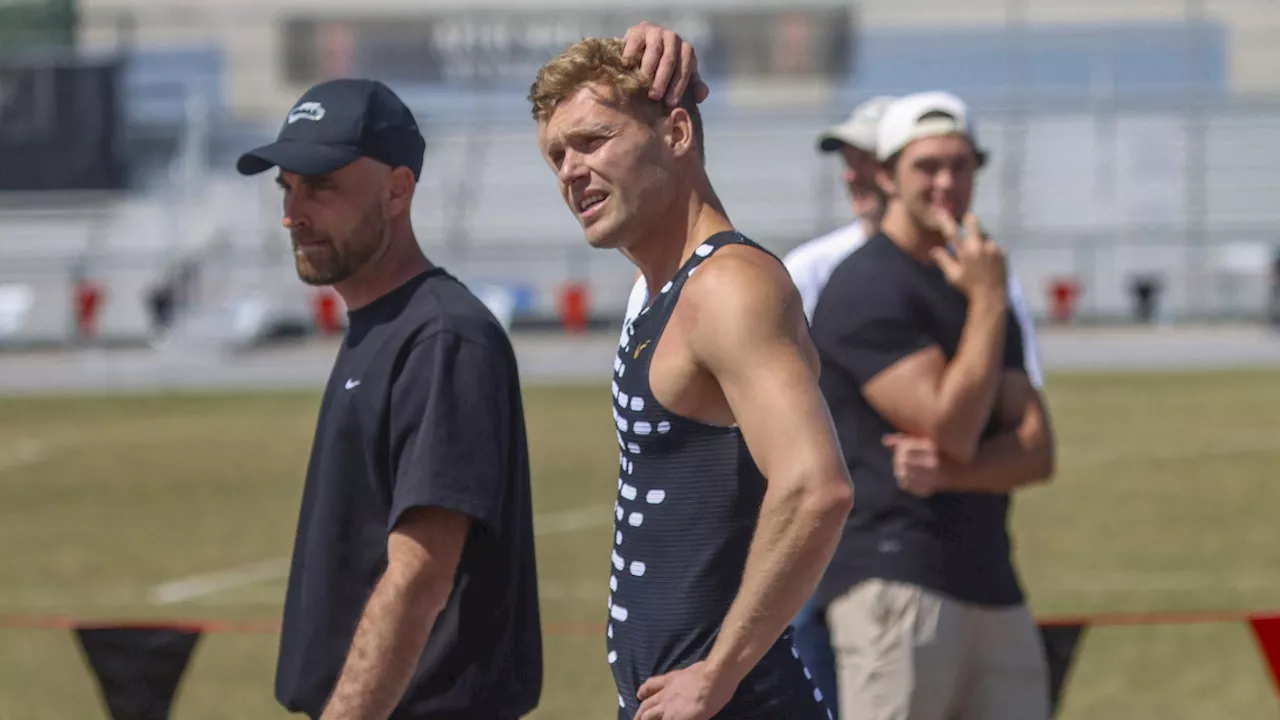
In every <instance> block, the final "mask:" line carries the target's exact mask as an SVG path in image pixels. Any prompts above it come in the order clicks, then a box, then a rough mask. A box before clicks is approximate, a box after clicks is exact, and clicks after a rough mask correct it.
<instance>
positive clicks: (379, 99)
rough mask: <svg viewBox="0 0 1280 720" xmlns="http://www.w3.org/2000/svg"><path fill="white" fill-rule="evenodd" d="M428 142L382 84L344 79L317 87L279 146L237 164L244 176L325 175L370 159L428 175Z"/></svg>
mask: <svg viewBox="0 0 1280 720" xmlns="http://www.w3.org/2000/svg"><path fill="white" fill-rule="evenodd" d="M425 148H426V141H425V140H424V139H423V138H422V133H421V132H420V131H419V130H418V123H417V121H416V120H414V118H413V113H412V112H410V111H409V108H408V107H406V106H405V104H404V102H402V101H401V100H400V98H399V97H398V96H397V95H396V94H395V93H394V92H392V91H391V88H389V87H387V86H386V85H384V84H382V83H381V82H378V81H377V80H365V79H359V78H343V79H339V80H329V81H326V82H323V83H320V84H319V85H315V86H313V87H312V88H311V89H310V90H307V92H306V93H304V94H303V95H302V97H301V98H299V99H298V102H297V103H296V104H295V105H294V106H293V109H292V110H290V111H289V115H288V117H286V118H285V121H284V125H282V126H281V127H280V134H279V135H278V136H277V137H276V141H275V142H273V143H270V144H268V145H263V146H262V147H260V148H256V149H254V150H250V151H249V152H247V153H245V154H244V155H241V156H240V159H239V160H238V161H237V162H236V170H238V171H240V173H241V174H242V175H257V174H258V173H260V172H264V171H266V170H270V169H271V168H273V167H279V168H280V169H281V170H285V171H287V172H293V173H298V174H299V175H325V174H327V173H331V172H333V171H335V170H337V169H339V168H342V167H345V166H346V165H348V164H350V163H352V162H354V161H355V160H357V159H358V158H361V157H367V158H371V159H373V160H377V161H378V162H381V163H384V164H386V165H390V166H391V167H393V168H395V167H400V166H404V167H407V168H409V169H410V170H412V171H413V177H414V179H415V180H416V179H418V177H419V176H420V175H421V174H422V153H423V150H425Z"/></svg>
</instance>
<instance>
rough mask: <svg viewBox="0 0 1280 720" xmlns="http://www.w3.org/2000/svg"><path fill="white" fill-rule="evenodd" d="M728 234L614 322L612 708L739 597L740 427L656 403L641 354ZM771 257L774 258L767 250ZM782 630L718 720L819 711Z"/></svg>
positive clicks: (745, 482)
mask: <svg viewBox="0 0 1280 720" xmlns="http://www.w3.org/2000/svg"><path fill="white" fill-rule="evenodd" d="M731 244H745V245H749V246H751V247H754V248H757V249H759V250H760V251H761V252H765V253H767V254H770V255H771V256H772V254H771V253H768V251H767V250H765V249H764V248H761V247H760V246H759V245H756V244H755V243H753V242H751V241H750V240H747V239H746V238H744V237H742V236H741V235H740V234H738V233H736V232H722V233H718V234H716V235H714V236H712V237H711V238H709V239H708V240H707V241H706V242H705V243H704V244H702V245H701V246H700V247H698V249H697V250H696V251H695V252H694V254H693V255H692V256H691V257H690V258H689V260H688V261H687V262H686V263H685V264H684V265H683V266H682V267H681V268H680V269H679V270H678V271H677V273H676V275H675V277H674V278H673V279H672V280H671V282H669V283H667V284H666V285H665V286H664V287H663V288H662V291H661V293H660V294H659V295H658V297H657V298H655V299H654V300H653V301H652V302H651V303H647V307H645V309H644V310H643V311H641V312H640V314H639V315H638V316H636V317H635V318H634V319H632V320H629V321H628V322H627V323H626V324H625V325H624V327H623V330H622V337H621V339H620V340H619V344H618V355H617V359H616V360H615V362H614V366H613V397H614V407H613V416H614V421H615V422H616V424H617V427H618V445H619V447H620V449H621V455H620V457H619V465H620V473H619V478H618V499H617V503H616V505H615V506H614V518H615V523H614V547H613V556H612V561H613V566H612V573H611V576H610V578H609V588H610V590H611V591H612V592H611V594H610V596H609V629H608V641H607V646H608V647H607V651H608V660H609V664H610V666H611V669H612V671H613V677H614V682H615V683H616V684H617V688H618V706H619V708H620V709H619V710H618V717H619V719H620V720H631V718H633V717H634V715H635V712H636V710H637V709H639V706H640V703H639V701H638V700H637V699H636V693H637V692H638V691H639V689H640V686H641V685H642V684H644V682H645V681H646V680H648V679H649V678H650V677H654V676H658V675H663V674H665V673H668V672H670V671H672V670H676V669H680V668H683V667H687V666H689V665H692V664H693V663H695V662H697V661H699V660H702V659H704V658H706V656H707V654H708V652H710V650H711V647H712V645H713V644H714V642H715V640H716V636H717V633H718V631H719V628H720V624H721V622H722V621H723V620H724V617H725V614H726V613H727V612H728V611H729V606H730V605H731V604H732V603H733V600H734V598H735V597H736V595H737V592H738V587H739V585H740V584H741V579H742V572H743V569H744V566H745V564H746V559H747V551H748V549H749V545H750V543H751V538H752V534H753V533H754V531H755V526H756V521H757V519H758V518H759V514H760V504H761V501H762V500H763V498H764V492H765V479H764V476H763V475H761V473H760V470H759V469H758V468H757V467H756V465H755V463H754V462H753V461H752V459H751V455H750V454H749V453H748V451H747V446H746V443H745V442H744V441H743V439H742V434H741V432H739V430H738V429H737V428H732V427H716V426H711V425H706V424H703V423H700V422H696V421H694V420H690V419H689V418H686V417H682V416H680V415H676V414H675V413H673V412H671V411H669V410H667V409H666V408H664V407H662V406H661V405H659V404H658V402H657V401H656V400H654V398H653V393H652V392H651V391H650V389H649V359H650V358H651V357H653V349H654V348H655V347H656V346H657V345H658V342H659V340H661V338H662V331H663V329H664V328H665V327H666V325H667V321H668V320H669V319H670V318H671V313H672V311H673V310H674V309H675V306H676V302H677V301H678V300H679V298H680V290H681V288H683V287H684V283H685V281H686V280H687V279H688V278H689V276H690V275H692V274H693V273H694V272H695V271H696V270H697V269H698V265H699V263H701V262H703V261H704V260H706V259H707V258H708V257H710V256H711V255H712V253H714V252H716V250H718V249H719V248H722V247H724V246H725V245H731ZM774 259H775V260H776V259H777V258H776V256H775V257H774ZM821 699H822V695H821V693H820V692H819V691H818V690H817V689H816V688H815V687H814V685H813V683H812V682H811V680H810V679H809V671H808V670H807V669H806V668H805V667H804V665H803V663H802V662H801V661H800V659H799V655H798V654H797V653H796V651H795V649H794V646H793V643H792V634H791V629H790V628H788V629H787V630H786V632H785V633H784V634H783V635H782V636H781V637H780V638H779V639H778V640H777V642H775V643H774V645H773V646H772V647H771V648H770V649H769V651H768V652H767V653H766V654H765V656H764V658H763V659H762V660H761V661H760V663H759V664H757V665H756V667H755V668H754V669H752V671H751V672H750V673H749V674H748V675H747V676H746V678H745V679H744V680H743V682H742V684H741V685H739V686H738V689H737V692H736V694H735V695H734V696H733V699H732V700H731V701H730V702H729V704H728V705H727V706H726V707H725V708H724V709H723V710H722V711H721V712H720V713H719V714H718V715H716V718H717V719H718V720H756V719H760V720H763V719H764V718H770V719H782V718H785V719H786V720H827V718H828V713H827V712H826V710H825V708H824V707H823V706H822V703H821Z"/></svg>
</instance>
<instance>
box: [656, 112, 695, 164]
mask: <svg viewBox="0 0 1280 720" xmlns="http://www.w3.org/2000/svg"><path fill="white" fill-rule="evenodd" d="M662 139H663V141H664V142H666V143H667V147H669V148H671V152H672V154H674V155H675V156H676V157H677V158H683V157H684V156H686V155H689V154H691V153H695V152H697V148H696V147H694V143H695V142H696V141H695V140H694V138H693V118H691V117H689V111H687V110H685V109H684V108H682V107H675V108H672V109H671V110H670V111H669V112H667V116H666V118H665V119H664V120H663V121H662Z"/></svg>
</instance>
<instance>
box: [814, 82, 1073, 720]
mask: <svg viewBox="0 0 1280 720" xmlns="http://www.w3.org/2000/svg"><path fill="white" fill-rule="evenodd" d="M876 155H877V160H878V162H879V164H880V169H879V182H880V185H881V187H882V188H883V189H884V191H885V192H886V194H887V196H888V205H887V207H886V210H885V213H884V217H883V219H882V221H881V224H880V230H879V232H877V233H876V234H874V235H871V236H870V237H868V238H867V239H866V241H865V242H864V243H863V244H862V245H861V247H860V249H858V251H857V252H854V253H851V254H850V255H849V256H848V257H847V258H846V259H844V260H843V261H842V262H841V263H840V264H839V265H838V266H837V267H836V268H835V269H834V270H833V271H832V273H831V275H830V279H829V282H827V283H826V285H825V287H824V288H823V290H822V292H821V295H820V298H819V300H818V302H817V304H816V307H815V308H814V311H813V315H812V319H811V322H812V335H813V339H814V343H815V345H816V346H817V348H818V351H819V354H820V355H821V358H822V379H821V384H822V390H823V394H824V396H825V397H826V400H827V404H828V406H829V408H830V410H831V414H832V418H833V420H834V421H835V424H836V428H837V431H838V434H839V437H840V442H841V446H842V447H843V450H844V453H845V460H846V462H847V463H848V465H849V468H850V471H851V475H852V477H853V480H854V483H855V487H856V488H857V494H858V502H857V504H856V506H855V508H854V510H853V512H852V513H851V514H850V517H849V522H848V524H847V526H846V528H845V532H844V536H843V538H842V540H841V543H840V547H839V549H838V550H837V552H836V555H835V557H834V558H833V560H832V561H831V564H830V566H829V567H828V569H827V572H826V574H825V576H824V578H823V580H822V582H821V583H820V585H819V587H818V591H817V593H816V594H815V596H814V602H815V603H816V604H818V605H819V606H825V607H826V608H827V614H826V616H827V622H828V625H829V627H830V631H831V640H832V644H833V646H834V648H835V654H836V662H837V668H838V673H839V698H840V700H839V704H840V713H841V716H842V717H843V718H844V720H881V719H883V720H889V719H891V718H892V719H895V720H897V719H902V720H951V719H953V718H954V719H957V720H1003V719H1004V718H1009V719H1010V720H1012V719H1013V718H1017V719H1018V720H1045V718H1047V716H1048V690H1047V671H1046V669H1045V661H1044V655H1043V650H1042V648H1041V644H1040V639H1039V634H1038V632H1037V629H1036V625H1035V621H1034V620H1033V619H1032V617H1031V614H1030V612H1029V611H1028V609H1027V607H1026V605H1025V601H1024V597H1023V593H1022V589H1021V586H1020V582H1019V579H1018V575H1017V572H1016V570H1015V569H1014V566H1013V561H1012V558H1011V553H1010V543H1009V536H1008V531H1007V518H1008V508H1009V502H1010V494H1011V493H1012V491H1014V490H1015V489H1017V488H1020V487H1023V486H1026V485H1028V484H1031V483H1034V482H1037V481H1042V480H1046V479H1048V478H1049V477H1050V476H1051V475H1052V473H1053V465H1054V440H1053V433H1052V430H1051V428H1050V423H1049V417H1048V412H1047V410H1046V409H1045V407H1044V403H1043V401H1042V399H1041V397H1040V393H1039V391H1038V389H1037V385H1038V382H1034V381H1033V378H1032V377H1031V375H1032V373H1031V372H1030V370H1029V368H1028V364H1027V361H1026V348H1025V343H1024V340H1023V335H1022V332H1023V327H1022V325H1023V324H1024V323H1021V322H1019V319H1018V317H1017V314H1016V313H1014V312H1012V311H1011V309H1010V305H1011V302H1012V301H1011V300H1010V292H1009V287H1008V279H1007V271H1006V268H1005V260H1004V255H1003V252H1002V251H1001V250H1000V248H999V247H998V246H996V245H995V244H994V243H993V242H991V240H990V239H988V238H986V237H985V235H984V234H983V232H982V230H981V228H980V227H979V225H978V222H977V219H976V218H974V217H973V216H972V214H971V213H969V206H970V202H971V200H972V197H973V189H974V179H975V176H976V174H977V171H978V170H979V169H980V168H981V167H982V165H983V164H984V163H985V161H986V153H985V152H984V151H983V150H982V148H981V146H980V145H979V143H978V140H977V134H976V132H975V131H974V127H973V121H972V118H971V117H970V114H969V111H968V108H967V107H966V106H965V104H964V103H963V102H962V101H961V100H959V99H958V98H956V97H955V96H953V95H950V94H947V93H920V94H916V95H908V96H905V97H903V98H900V99H898V100H896V101H894V102H893V103H892V104H891V105H890V106H889V107H888V108H887V109H886V110H885V111H884V114H883V116H882V117H881V119H880V122H879V123H878V125H877V133H876ZM961 224H963V226H964V230H963V231H962V230H961V228H960V225H961ZM1037 379H1038V378H1037Z"/></svg>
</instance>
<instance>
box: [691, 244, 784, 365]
mask: <svg viewBox="0 0 1280 720" xmlns="http://www.w3.org/2000/svg"><path fill="white" fill-rule="evenodd" d="M680 300H681V305H684V306H685V307H683V308H679V309H678V310H677V313H678V314H684V317H683V318H681V319H680V324H681V325H682V326H683V330H684V333H683V334H684V335H685V337H686V339H687V342H688V343H689V346H690V348H691V349H693V350H694V352H695V354H697V355H699V356H700V357H701V358H702V359H704V360H706V361H709V362H710V363H712V364H719V363H720V362H723V361H725V360H726V359H728V358H726V357H725V356H726V355H737V354H739V353H743V352H751V351H752V350H753V349H762V348H763V347H765V346H767V345H771V344H774V343H778V342H785V343H788V344H790V343H795V342H801V341H807V339H808V333H807V330H806V327H807V326H806V323H805V318H804V308H803V305H802V303H801V299H800V293H799V291H797V290H796V286H795V283H793V282H792V281H791V276H790V274H788V273H787V269H786V267H785V266H783V265H782V263H780V262H779V261H778V260H777V259H776V258H774V257H772V256H771V255H769V254H768V253H766V252H764V251H762V250H760V249H758V248H754V247H751V246H749V245H728V246H725V247H722V248H720V249H719V250H717V251H716V252H715V254H713V255H711V257H709V258H707V259H706V260H705V261H703V262H702V263H701V264H700V265H698V266H697V268H696V270H695V271H694V274H693V275H692V276H690V277H689V279H688V280H687V281H686V282H685V286H684V290H683V291H682V293H681V298H680ZM674 319H675V318H673V320H674ZM802 335H803V337H802Z"/></svg>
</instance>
